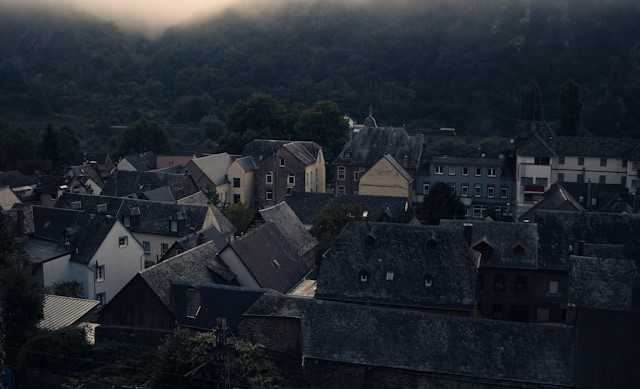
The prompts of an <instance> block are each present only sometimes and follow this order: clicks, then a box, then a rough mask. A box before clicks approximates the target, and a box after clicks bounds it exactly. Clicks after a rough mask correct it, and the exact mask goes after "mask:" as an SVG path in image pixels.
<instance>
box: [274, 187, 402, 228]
mask: <svg viewBox="0 0 640 389" xmlns="http://www.w3.org/2000/svg"><path fill="white" fill-rule="evenodd" d="M285 201H286V203H287V204H288V205H289V207H291V209H292V210H293V211H294V212H295V214H296V215H297V216H298V218H299V219H300V221H301V222H302V223H303V224H305V225H313V224H314V221H315V220H316V218H317V217H318V216H319V215H320V214H321V213H322V211H323V210H324V209H327V208H330V207H334V206H337V205H347V204H357V205H360V206H361V207H362V208H363V210H365V211H367V212H368V219H369V220H371V221H383V220H384V221H386V220H389V221H392V220H393V221H399V220H402V219H403V218H404V217H405V216H406V215H407V210H408V207H409V204H408V202H407V199H403V198H399V197H387V196H360V195H336V194H333V193H298V192H295V193H293V195H291V196H289V197H287V198H286V200H285Z"/></svg>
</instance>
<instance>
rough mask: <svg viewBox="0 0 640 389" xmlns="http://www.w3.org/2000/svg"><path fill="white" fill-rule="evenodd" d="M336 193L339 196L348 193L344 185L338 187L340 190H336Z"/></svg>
mask: <svg viewBox="0 0 640 389" xmlns="http://www.w3.org/2000/svg"><path fill="white" fill-rule="evenodd" d="M336 192H337V193H338V194H345V193H346V191H345V188H344V185H338V188H337V189H336Z"/></svg>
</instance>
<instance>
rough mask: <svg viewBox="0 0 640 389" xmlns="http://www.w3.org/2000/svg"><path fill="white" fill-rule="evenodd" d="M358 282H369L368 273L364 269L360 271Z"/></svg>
mask: <svg viewBox="0 0 640 389" xmlns="http://www.w3.org/2000/svg"><path fill="white" fill-rule="evenodd" d="M360 282H362V283H365V282H369V273H368V272H367V271H366V270H362V271H361V272H360Z"/></svg>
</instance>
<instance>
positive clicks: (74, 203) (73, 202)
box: [71, 201, 82, 209]
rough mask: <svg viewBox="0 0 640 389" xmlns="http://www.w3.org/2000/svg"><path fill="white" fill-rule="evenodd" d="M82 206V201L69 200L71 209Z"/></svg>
mask: <svg viewBox="0 0 640 389" xmlns="http://www.w3.org/2000/svg"><path fill="white" fill-rule="evenodd" d="M80 208H82V202H81V201H72V202H71V209H80Z"/></svg>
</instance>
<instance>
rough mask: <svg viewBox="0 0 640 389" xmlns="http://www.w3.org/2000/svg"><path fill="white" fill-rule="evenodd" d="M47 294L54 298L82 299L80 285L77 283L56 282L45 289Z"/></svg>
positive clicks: (82, 294)
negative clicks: (52, 295)
mask: <svg viewBox="0 0 640 389" xmlns="http://www.w3.org/2000/svg"><path fill="white" fill-rule="evenodd" d="M47 289H48V290H47V293H48V294H54V295H56V296H66V297H75V298H83V297H84V292H83V290H82V284H80V283H79V282H77V281H67V282H58V283H56V284H53V285H51V286H50V287H49V288H47Z"/></svg>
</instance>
